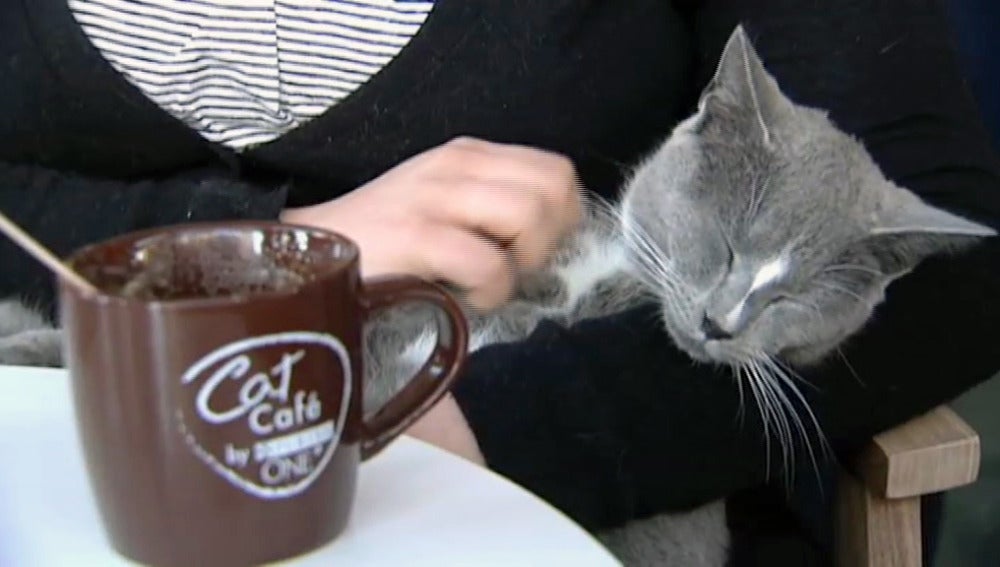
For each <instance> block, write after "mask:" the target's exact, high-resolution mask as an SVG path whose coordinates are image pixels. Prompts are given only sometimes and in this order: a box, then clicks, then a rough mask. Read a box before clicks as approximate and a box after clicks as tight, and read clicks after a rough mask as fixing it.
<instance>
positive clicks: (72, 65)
mask: <svg viewBox="0 0 1000 567" xmlns="http://www.w3.org/2000/svg"><path fill="white" fill-rule="evenodd" d="M474 4H475V3H469V2H464V1H463V0H437V1H436V2H435V6H434V10H432V11H431V13H430V15H429V16H428V18H427V21H426V22H424V24H423V26H421V29H420V30H419V31H418V32H417V34H416V35H414V36H413V38H412V39H411V40H410V42H409V44H408V45H407V46H406V48H405V49H403V50H402V51H401V52H400V53H399V54H398V55H397V56H396V57H394V58H393V60H392V61H390V62H389V63H388V64H387V65H386V66H385V67H383V68H382V69H381V70H380V71H379V72H378V73H376V74H375V75H373V76H372V77H371V78H370V79H369V80H368V81H367V82H366V83H365V84H363V85H361V86H360V87H358V88H357V89H355V90H354V92H352V93H351V94H350V95H348V96H347V97H345V98H344V99H342V100H341V101H340V102H339V103H337V104H335V105H333V106H331V107H330V108H327V109H326V110H325V111H324V112H323V113H321V114H319V115H317V116H316V117H314V118H312V119H311V120H309V121H307V122H305V123H303V124H301V125H299V126H298V127H296V128H294V129H292V130H289V131H288V132H286V133H284V134H283V135H281V136H279V137H278V138H275V139H274V140H271V141H269V142H266V143H263V144H259V145H256V146H252V147H248V148H246V149H245V150H243V151H242V152H239V153H237V152H236V151H235V150H233V149H231V148H229V147H228V146H225V145H223V144H220V143H216V142H212V141H210V140H207V139H206V138H204V137H202V136H201V135H200V134H199V133H198V132H196V131H195V130H193V129H192V128H190V127H188V125H187V124H184V122H182V121H181V120H179V119H178V118H176V117H174V116H173V115H171V114H170V113H169V112H167V111H166V110H164V109H163V108H161V107H160V106H158V105H157V104H156V103H155V102H153V100H152V99H150V98H149V97H147V96H146V95H145V94H144V93H143V92H142V91H141V90H140V89H139V88H138V87H136V86H135V85H133V84H132V83H131V82H129V81H128V79H126V78H125V76H124V75H122V74H121V73H119V72H118V71H117V70H116V69H115V68H114V67H113V66H112V65H111V63H110V62H109V61H107V60H106V59H105V58H104V56H103V55H102V54H101V53H100V51H99V50H98V49H97V48H96V47H95V46H94V45H93V44H92V43H91V41H90V39H89V38H88V37H87V36H86V34H85V33H84V32H83V30H82V29H81V28H80V26H79V24H78V23H77V22H76V20H75V18H74V17H73V14H72V12H71V11H70V9H69V6H68V5H67V3H66V2H65V0H23V1H22V3H21V5H22V7H23V9H24V11H25V13H26V15H27V20H28V23H29V25H30V26H31V27H32V33H33V34H35V35H36V36H37V37H39V41H38V45H39V48H40V49H41V50H43V51H44V52H45V56H46V59H47V60H48V61H50V62H51V63H52V64H53V66H54V67H55V71H56V73H57V74H58V75H59V76H60V77H61V78H62V80H64V81H66V82H67V83H69V84H71V85H72V86H73V87H74V88H77V89H80V90H81V91H82V92H88V91H89V92H92V93H93V92H94V91H95V89H98V90H100V91H101V92H99V93H95V95H97V96H110V97H113V98H114V99H115V100H116V102H115V104H120V105H125V106H127V107H131V108H132V109H134V110H136V111H139V112H144V113H155V114H157V115H158V116H160V117H161V118H162V119H163V120H162V122H163V124H164V127H170V128H171V129H173V130H175V131H176V132H173V133H174V134H181V135H183V136H184V137H186V138H187V139H190V140H191V141H192V143H197V144H199V145H201V146H203V147H206V148H209V149H211V151H213V152H214V153H216V154H218V155H219V156H220V157H221V158H223V160H224V161H226V162H229V163H230V164H235V163H236V162H237V161H239V157H238V156H241V155H242V156H247V157H253V156H254V154H257V153H259V152H262V151H267V150H271V151H274V150H277V149H278V148H281V147H282V146H288V145H290V146H292V147H295V146H296V144H301V143H309V142H311V141H315V140H316V139H317V135H319V134H322V136H323V137H324V138H328V137H329V135H328V133H329V132H337V131H344V130H354V129H356V128H358V127H359V126H361V125H360V124H358V121H360V120H363V119H364V118H363V116H364V115H365V114H366V112H361V111H360V110H361V109H365V110H369V109H371V108H375V109H378V108H380V107H381V108H394V107H395V106H396V105H398V104H400V103H402V102H405V99H406V98H407V97H408V96H409V95H410V93H411V92H413V91H414V90H415V89H417V88H418V87H419V86H420V85H421V84H423V83H425V82H426V81H429V80H432V78H433V77H434V76H435V74H436V72H437V71H439V70H440V69H441V68H442V67H444V66H445V65H446V64H447V59H448V55H449V54H450V53H451V52H452V51H453V50H454V49H457V48H458V47H459V46H460V45H461V44H462V43H463V42H464V41H465V40H466V39H467V38H468V37H470V36H472V35H473V34H475V33H476V31H477V29H478V26H479V25H481V19H480V18H476V17H474V16H475V14H474V8H473V7H472V6H473V5H474ZM470 24H471V25H470ZM400 69H406V70H408V72H406V73H400V72H399V71H400Z"/></svg>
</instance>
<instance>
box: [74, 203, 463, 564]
mask: <svg viewBox="0 0 1000 567" xmlns="http://www.w3.org/2000/svg"><path fill="white" fill-rule="evenodd" d="M68 262H69V264H70V265H71V266H72V267H73V268H74V269H75V270H77V271H78V272H79V273H80V274H81V275H82V276H83V277H84V278H86V279H87V280H89V281H90V282H92V283H93V284H94V286H96V288H97V289H98V290H99V293H97V294H93V293H91V292H87V291H85V290H81V289H78V288H76V287H74V286H72V285H71V284H67V283H61V284H60V307H61V309H60V317H61V321H62V326H63V329H64V333H65V340H66V354H67V365H68V368H69V372H70V375H71V380H72V391H73V400H74V408H75V413H76V419H77V423H78V432H79V436H80V439H81V442H82V446H83V453H84V458H85V462H86V466H87V470H88V476H89V479H90V484H91V487H92V489H93V493H94V495H95V497H96V501H97V505H98V509H99V512H100V515H101V518H102V521H103V523H104V527H105V531H106V533H107V534H108V536H109V539H110V541H111V544H112V546H113V547H114V548H115V549H116V550H117V551H118V552H119V553H121V554H122V555H124V556H125V557H127V558H129V559H132V560H134V561H138V562H141V563H146V564H152V565H166V566H170V565H247V564H258V563H263V562H269V561H275V560H280V559H285V558H289V557H292V556H295V555H299V554H302V553H305V552H307V551H310V550H312V549H315V548H317V547H319V546H321V545H323V544H325V543H327V542H330V541H331V540H333V539H334V538H335V537H336V536H337V535H338V534H339V533H340V532H341V531H342V530H343V529H344V527H345V525H346V523H347V520H348V517H349V514H350V510H351V506H352V502H353V498H354V492H355V478H356V475H357V470H358V465H359V462H360V461H362V460H364V459H366V458H368V457H370V456H372V455H374V454H375V453H376V452H378V451H379V450H380V449H381V448H382V447H384V446H385V445H386V444H387V443H388V442H389V441H391V440H392V439H393V438H395V437H396V436H398V435H399V434H400V433H401V432H403V431H404V430H405V429H406V428H407V426H409V425H410V424H411V423H413V422H414V421H415V420H416V419H418V418H419V417H420V416H421V415H422V414H423V413H424V412H426V411H427V410H428V409H429V408H430V407H431V406H433V404H434V403H435V402H436V401H437V400H439V399H440V398H441V397H442V396H443V395H444V394H445V393H446V391H447V390H448V388H449V387H450V385H451V384H452V382H453V381H454V380H455V379H456V376H457V375H458V373H459V369H460V367H461V364H462V362H463V359H464V355H465V351H466V346H467V329H466V325H465V319H464V317H463V315H462V312H461V310H460V309H459V307H458V305H457V304H456V303H455V302H454V301H453V300H452V299H451V298H450V296H449V295H448V294H447V293H446V292H445V291H443V290H442V289H441V288H439V287H438V286H436V285H433V284H430V283H427V282H424V281H422V280H420V279H417V278H412V277H391V278H381V279H373V280H369V281H362V280H361V277H360V275H359V258H358V249H357V247H356V246H355V245H354V244H353V243H352V242H351V241H350V240H348V239H346V238H344V237H342V236H339V235H336V234H332V233H329V232H325V231H321V230H316V229H310V228H303V227H296V226H289V225H284V224H280V223H275V222H226V223H207V224H192V225H182V226H175V227H167V228H161V229H154V230H150V231H144V232H139V233H134V234H128V235H125V236H121V237H118V238H114V239H112V240H109V241H106V242H102V243H99V244H95V245H92V246H88V247H85V248H83V249H81V250H79V251H77V252H76V253H74V254H73V255H72V256H71V257H70V258H69V260H68ZM410 301H419V302H428V303H430V304H433V305H435V306H436V307H437V308H438V309H439V312H440V315H441V316H440V317H438V320H439V324H438V327H439V328H438V339H437V345H436V347H435V349H434V351H433V352H432V354H431V355H430V358H429V360H428V361H427V363H426V364H425V365H424V366H423V368H422V369H421V370H420V371H419V372H418V374H417V376H416V377H415V378H414V379H413V380H411V381H410V382H409V383H408V384H407V386H405V387H404V388H403V389H402V390H400V391H399V392H398V393H397V394H396V395H395V396H394V397H393V398H392V399H390V400H389V401H388V402H386V404H384V406H383V407H382V408H381V409H379V410H378V411H376V412H375V413H374V414H373V415H369V416H366V415H364V412H363V397H362V395H363V391H364V388H363V384H364V369H363V367H362V360H363V356H362V350H361V349H362V336H363V326H364V324H365V322H366V321H367V320H369V319H370V318H371V317H372V316H373V315H374V314H375V313H377V312H379V311H380V310H383V309H387V308H390V307H392V306H394V305H398V304H400V303H403V302H410Z"/></svg>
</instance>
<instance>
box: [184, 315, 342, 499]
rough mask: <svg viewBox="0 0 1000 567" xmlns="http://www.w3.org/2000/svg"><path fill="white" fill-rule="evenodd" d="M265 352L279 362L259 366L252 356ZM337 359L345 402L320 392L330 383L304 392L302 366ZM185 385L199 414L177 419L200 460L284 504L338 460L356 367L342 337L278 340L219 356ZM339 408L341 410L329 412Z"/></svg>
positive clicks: (243, 345)
mask: <svg viewBox="0 0 1000 567" xmlns="http://www.w3.org/2000/svg"><path fill="white" fill-rule="evenodd" d="M264 352H273V353H280V358H278V360H277V363H275V364H273V365H272V364H268V365H266V366H264V367H262V368H258V367H255V366H254V360H255V357H254V356H253V355H254V354H257V355H258V356H257V357H256V358H257V359H260V358H263V357H262V356H260V355H262V354H263V353H264ZM331 355H332V356H334V357H335V358H336V360H337V361H339V363H340V366H341V368H342V369H343V379H342V380H340V383H341V384H342V385H343V386H342V391H341V392H339V393H340V398H339V400H337V399H335V395H327V396H322V395H321V393H320V392H318V391H316V390H315V389H314V388H315V387H323V388H331V387H335V386H336V382H337V381H336V380H333V379H332V377H330V376H323V379H324V380H328V382H326V383H323V384H320V385H316V384H313V385H306V387H303V384H302V383H301V382H302V381H301V380H299V381H298V382H296V379H295V378H296V371H297V370H301V368H302V366H303V365H305V364H308V363H309V362H313V359H317V358H321V357H329V356H331ZM268 360H270V359H268ZM181 384H182V385H183V386H184V390H185V395H183V396H182V399H184V400H188V402H187V403H186V404H185V405H191V406H193V408H185V409H188V410H189V413H187V412H185V411H184V409H178V411H177V418H178V423H179V427H180V430H181V433H182V434H183V435H184V437H185V440H186V441H187V443H188V445H189V446H190V447H191V449H192V450H193V451H194V453H195V455H197V457H198V458H199V459H200V460H201V461H203V462H204V463H205V464H206V465H208V467H209V468H211V469H212V470H213V471H215V472H216V473H218V474H219V475H220V476H222V477H223V478H224V479H226V480H227V481H229V482H230V483H231V484H233V485H234V486H236V487H238V488H240V489H242V490H244V491H246V492H247V493H249V494H252V495H254V496H257V497H259V498H265V499H277V498H286V497H290V496H294V495H296V494H299V493H301V492H302V491H303V490H305V489H306V488H308V487H309V485H311V484H312V483H313V481H315V480H316V478H318V477H319V475H320V474H321V473H322V472H323V470H324V469H325V468H326V466H327V465H328V464H329V462H330V459H331V458H332V457H333V453H334V450H335V449H336V447H337V443H338V442H339V441H340V434H341V432H342V431H343V427H344V420H345V419H346V416H347V406H348V404H349V403H350V399H351V365H350V359H349V357H348V355H347V350H346V349H345V348H344V345H343V344H342V343H341V342H340V341H339V340H337V338H336V337H333V336H331V335H327V334H321V333H312V332H290V333H280V334H275V335H267V336H261V337H254V338H249V339H244V340H241V341H237V342H234V343H231V344H228V345H225V346H223V347H221V348H219V349H216V350H215V351H213V352H211V353H209V354H207V355H205V356H204V357H202V358H201V359H200V360H198V361H197V362H195V363H194V364H193V365H191V367H190V368H189V369H188V370H187V371H186V372H185V373H184V375H183V376H182V377H181ZM333 404H337V405H339V407H327V406H329V405H333ZM191 409H193V412H192V411H190V410H191Z"/></svg>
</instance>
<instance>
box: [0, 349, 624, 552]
mask: <svg viewBox="0 0 1000 567" xmlns="http://www.w3.org/2000/svg"><path fill="white" fill-rule="evenodd" d="M69 394H70V392H69V380H68V377H67V375H66V373H65V372H64V371H61V370H43V369H33V368H21V367H12V366H7V367H4V366H0V566H16V567H30V566H35V565H38V566H45V567H57V566H62V565H67V566H70V565H71V566H74V567H78V566H87V565H100V566H105V565H108V566H110V565H124V564H127V562H126V561H125V560H124V559H122V558H121V557H120V556H118V555H117V554H116V553H115V552H114V551H113V550H112V549H111V547H110V546H109V545H108V543H107V540H106V539H105V536H104V532H103V530H102V528H101V524H100V520H99V517H98V515H97V510H96V508H95V504H94V501H93V499H92V496H91V494H90V489H89V486H88V484H87V478H86V473H85V470H84V465H83V457H82V454H81V452H80V448H79V446H78V443H77V438H76V431H75V430H74V422H73V411H72V406H71V400H70V395H69ZM284 564H286V565H302V566H310V565H316V566H320V565H322V566H330V565H338V566H340V565H348V566H354V565H360V566H365V565H387V566H394V565H406V566H420V565H428V566H434V567H447V566H451V565H454V566H459V565H461V566H468V565H476V566H479V565H503V566H508V565H540V566H558V565H571V566H574V567H575V566H595V567H597V566H603V565H618V562H617V561H616V560H615V559H614V558H613V557H612V556H611V555H610V554H609V553H608V552H607V551H606V550H605V549H604V548H603V547H601V545H600V544H599V543H597V542H596V541H595V540H594V539H592V538H591V537H590V536H589V535H588V534H587V533H586V532H585V531H583V530H582V529H580V528H579V527H578V526H576V525H575V524H573V523H572V522H571V521H569V520H568V519H567V518H566V517H565V516H563V515H562V514H560V513H559V512H558V511H556V510H555V509H553V508H552V507H550V506H549V505H547V504H546V503H544V502H542V501H541V500H539V499H538V498H537V497H535V496H533V495H532V494H530V493H528V492H526V491H524V490H523V489H521V488H519V487H517V486H516V485H514V484H512V483H510V482H509V481H507V480H505V479H503V478H501V477H499V476H497V475H495V474H493V473H491V472H489V471H487V470H485V469H482V468H480V467H477V466H474V465H472V464H470V463H467V462H466V461H463V460H462V459H459V458H457V457H455V456H453V455H451V454H448V453H446V452H444V451H441V450H439V449H437V448H435V447H432V446H430V445H427V444H424V443H422V442H419V441H416V440H414V439H411V438H407V437H403V438H400V439H399V440H397V441H396V442H394V443H393V444H392V445H391V446H389V447H388V448H387V449H386V450H385V451H384V452H383V453H381V454H380V455H378V456H377V457H375V458H374V459H372V460H371V461H369V462H367V463H365V464H364V465H362V468H361V473H360V479H359V487H358V495H357V499H356V501H355V508H354V512H353V515H352V517H351V523H350V525H349V527H348V529H347V531H346V532H344V534H343V535H341V536H340V537H339V538H338V539H337V540H336V541H334V542H333V543H331V544H330V545H327V546H326V547H324V548H321V549H319V550H317V551H315V552H313V553H310V554H308V555H304V556H301V557H298V558H295V559H293V560H291V561H288V562H286V563H284Z"/></svg>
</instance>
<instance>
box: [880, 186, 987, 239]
mask: <svg viewBox="0 0 1000 567" xmlns="http://www.w3.org/2000/svg"><path fill="white" fill-rule="evenodd" d="M870 232H871V235H872V236H874V237H877V236H886V235H895V236H905V235H920V234H923V235H938V236H955V237H970V236H972V237H987V236H996V234H997V233H996V231H995V230H993V229H992V228H990V227H988V226H985V225H982V224H979V223H975V222H972V221H970V220H967V219H964V218H962V217H960V216H958V215H955V214H952V213H949V212H948V211H945V210H944V209H939V208H937V207H934V206H932V205H929V204H927V203H925V202H924V201H922V200H921V199H920V198H919V197H917V196H916V195H915V194H913V193H911V192H910V191H907V190H905V189H901V188H899V187H896V186H893V185H890V186H889V190H888V191H886V193H885V197H884V199H883V202H882V206H881V207H880V210H879V212H878V213H876V215H875V218H874V221H873V223H872V226H871V229H870Z"/></svg>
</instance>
